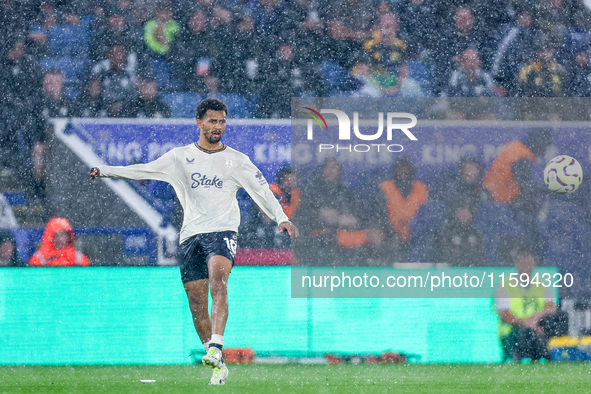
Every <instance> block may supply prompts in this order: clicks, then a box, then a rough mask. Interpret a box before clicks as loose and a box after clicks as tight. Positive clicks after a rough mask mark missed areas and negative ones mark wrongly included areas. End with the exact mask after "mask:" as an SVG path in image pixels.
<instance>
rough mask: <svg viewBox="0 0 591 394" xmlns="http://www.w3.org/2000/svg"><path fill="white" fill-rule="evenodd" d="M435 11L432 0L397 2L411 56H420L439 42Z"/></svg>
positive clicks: (412, 57)
mask: <svg viewBox="0 0 591 394" xmlns="http://www.w3.org/2000/svg"><path fill="white" fill-rule="evenodd" d="M434 11H435V7H434V5H433V1H432V0H402V1H400V2H399V3H398V4H397V11H396V15H397V16H398V19H399V21H400V27H401V28H402V33H403V36H404V37H406V43H407V45H408V53H409V58H411V59H416V58H418V57H420V55H421V54H422V53H423V52H425V51H426V50H429V49H430V48H433V46H434V44H435V43H436V42H437V38H438V36H439V33H438V31H437V27H436V24H435V23H434V17H433V15H434Z"/></svg>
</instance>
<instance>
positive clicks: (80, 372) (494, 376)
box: [0, 363, 591, 394]
mask: <svg viewBox="0 0 591 394" xmlns="http://www.w3.org/2000/svg"><path fill="white" fill-rule="evenodd" d="M229 368H230V376H229V378H228V380H227V382H226V385H225V386H224V387H212V386H208V385H207V382H208V380H209V377H210V375H211V372H210V370H209V369H207V368H205V367H203V366H201V365H199V366H73V367H70V366H55V367H41V366H14V367H11V366H1V367H0V393H112V394H117V393H142V394H143V393H166V394H169V393H200V392H214V391H215V392H223V393H257V394H258V393H340V394H348V393H392V392H396V393H471V392H483V393H503V394H507V393H520V394H523V393H589V392H591V364H588V363H559V364H552V363H548V364H543V365H542V364H524V365H521V364H518V365H517V364H513V365H509V364H504V365H492V364H491V365H419V364H404V365H403V364H389V365H367V364H365V365H350V364H347V365H344V364H342V365H299V364H287V365H268V364H251V365H230V366H229ZM140 380H155V382H153V383H142V382H140Z"/></svg>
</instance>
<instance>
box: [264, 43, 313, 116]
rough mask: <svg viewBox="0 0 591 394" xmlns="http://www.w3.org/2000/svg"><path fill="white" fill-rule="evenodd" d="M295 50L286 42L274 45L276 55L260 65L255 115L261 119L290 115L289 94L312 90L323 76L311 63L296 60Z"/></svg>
mask: <svg viewBox="0 0 591 394" xmlns="http://www.w3.org/2000/svg"><path fill="white" fill-rule="evenodd" d="M295 52H296V49H295V48H294V47H293V46H292V45H290V44H287V43H282V44H280V46H279V47H278V48H277V50H276V52H275V56H274V57H273V58H272V59H270V60H269V62H268V63H267V64H263V66H262V69H261V72H260V74H259V75H260V77H261V80H260V101H259V108H258V110H257V115H258V116H259V117H263V118H269V117H271V118H289V116H290V114H291V97H299V95H300V94H301V93H302V92H308V91H315V90H317V89H318V88H317V86H319V85H321V84H322V77H321V75H320V74H319V73H318V71H317V70H315V69H313V68H311V67H309V66H310V65H306V64H299V63H298V62H297V61H296V54H295Z"/></svg>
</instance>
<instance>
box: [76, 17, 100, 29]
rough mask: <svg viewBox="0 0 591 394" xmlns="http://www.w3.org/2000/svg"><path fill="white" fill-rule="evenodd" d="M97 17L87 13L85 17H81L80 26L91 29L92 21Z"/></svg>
mask: <svg viewBox="0 0 591 394" xmlns="http://www.w3.org/2000/svg"><path fill="white" fill-rule="evenodd" d="M95 19H96V17H94V16H92V15H86V16H83V17H80V26H81V27H82V28H83V29H86V31H89V27H90V25H91V24H92V22H94V21H95Z"/></svg>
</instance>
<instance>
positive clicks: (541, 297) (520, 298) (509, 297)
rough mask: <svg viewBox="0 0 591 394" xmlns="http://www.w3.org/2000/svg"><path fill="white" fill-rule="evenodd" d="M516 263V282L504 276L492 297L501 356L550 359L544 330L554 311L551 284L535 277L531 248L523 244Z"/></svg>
mask: <svg viewBox="0 0 591 394" xmlns="http://www.w3.org/2000/svg"><path fill="white" fill-rule="evenodd" d="M515 267H516V268H517V284H516V282H515V281H514V280H510V277H506V278H505V281H504V283H500V284H499V287H498V288H497V292H496V294H495V301H494V303H495V308H496V310H497V313H498V315H499V317H500V321H499V328H498V330H499V337H500V339H501V343H502V345H503V352H504V357H505V359H508V358H511V359H512V360H513V361H516V362H518V361H520V360H521V359H523V358H526V357H527V358H530V359H532V360H539V359H541V358H546V359H549V358H550V354H549V351H548V346H547V345H548V335H547V331H548V327H549V321H550V320H551V317H552V315H554V314H555V313H556V311H557V307H556V303H555V302H554V299H555V298H554V296H553V294H552V292H551V291H550V288H549V287H546V286H544V280H543V278H542V277H541V275H540V276H538V278H537V280H536V279H535V273H534V272H533V271H534V268H535V267H536V260H535V258H534V255H533V254H532V252H531V251H529V250H527V249H525V248H522V250H520V251H519V252H518V253H517V257H516V263H515ZM532 281H533V282H539V283H532ZM503 284H504V287H503ZM526 284H527V286H525V285H526Z"/></svg>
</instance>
